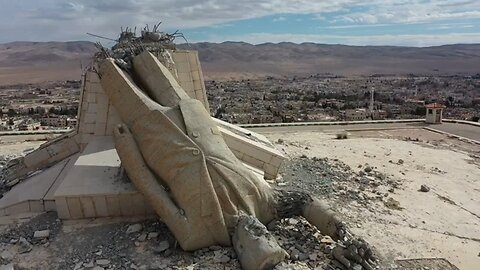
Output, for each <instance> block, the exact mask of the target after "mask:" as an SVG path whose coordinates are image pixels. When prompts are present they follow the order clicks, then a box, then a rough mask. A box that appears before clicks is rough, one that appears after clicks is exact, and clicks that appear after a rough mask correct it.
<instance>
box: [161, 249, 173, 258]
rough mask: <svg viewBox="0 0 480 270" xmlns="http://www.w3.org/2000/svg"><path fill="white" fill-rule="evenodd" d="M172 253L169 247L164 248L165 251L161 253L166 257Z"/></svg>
mask: <svg viewBox="0 0 480 270" xmlns="http://www.w3.org/2000/svg"><path fill="white" fill-rule="evenodd" d="M172 253H173V251H172V250H171V249H167V250H165V252H164V253H163V256H165V257H168V256H170V255H172Z"/></svg>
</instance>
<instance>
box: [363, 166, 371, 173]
mask: <svg viewBox="0 0 480 270" xmlns="http://www.w3.org/2000/svg"><path fill="white" fill-rule="evenodd" d="M363 170H364V171H365V172H366V173H369V172H371V171H372V167H370V166H367V167H365V169H363Z"/></svg>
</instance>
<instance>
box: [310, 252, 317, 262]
mask: <svg viewBox="0 0 480 270" xmlns="http://www.w3.org/2000/svg"><path fill="white" fill-rule="evenodd" d="M317 258H318V256H317V254H316V253H312V254H310V255H309V256H308V259H310V261H316V260H317Z"/></svg>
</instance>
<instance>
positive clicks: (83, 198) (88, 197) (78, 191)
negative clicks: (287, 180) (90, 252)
mask: <svg viewBox="0 0 480 270" xmlns="http://www.w3.org/2000/svg"><path fill="white" fill-rule="evenodd" d="M248 167H249V168H250V169H252V170H253V171H254V172H255V174H257V175H258V177H259V178H261V179H263V171H261V170H259V169H255V168H253V167H250V166H248ZM54 197H55V204H56V210H57V213H58V216H59V217H60V218H61V219H83V218H96V217H116V216H122V217H128V216H149V215H153V214H155V213H154V211H153V210H152V208H151V207H150V206H149V205H148V203H147V202H146V201H145V199H144V197H143V195H142V194H140V193H139V192H138V191H137V190H136V188H135V187H134V186H133V184H132V183H131V182H130V180H129V179H128V177H127V176H126V174H125V172H124V170H123V169H122V167H121V161H120V158H119V157H118V154H117V151H116V150H115V147H114V143H113V138H112V137H111V136H96V137H95V139H94V140H92V141H91V142H90V143H89V144H88V145H87V147H86V148H85V150H84V151H83V153H82V154H81V155H80V156H79V157H78V158H77V159H76V161H75V164H74V165H73V166H72V168H71V169H70V170H69V172H68V174H67V175H66V176H65V178H64V180H63V182H62V183H61V184H60V186H59V187H58V189H57V190H56V192H55V196H54Z"/></svg>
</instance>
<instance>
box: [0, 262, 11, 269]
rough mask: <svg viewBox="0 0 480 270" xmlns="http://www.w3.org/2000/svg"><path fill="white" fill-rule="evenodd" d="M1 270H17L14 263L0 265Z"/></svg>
mask: <svg viewBox="0 0 480 270" xmlns="http://www.w3.org/2000/svg"><path fill="white" fill-rule="evenodd" d="M0 270H15V267H14V266H13V264H12V263H10V264H4V265H0Z"/></svg>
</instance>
